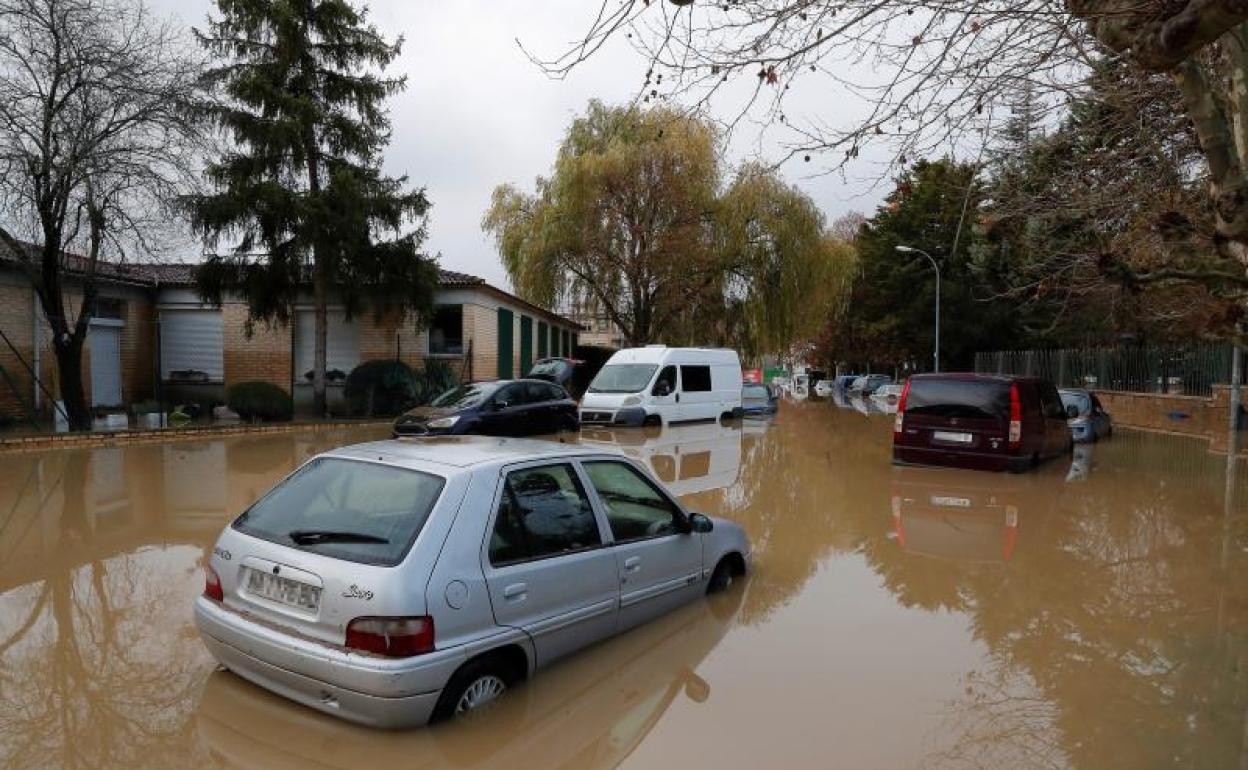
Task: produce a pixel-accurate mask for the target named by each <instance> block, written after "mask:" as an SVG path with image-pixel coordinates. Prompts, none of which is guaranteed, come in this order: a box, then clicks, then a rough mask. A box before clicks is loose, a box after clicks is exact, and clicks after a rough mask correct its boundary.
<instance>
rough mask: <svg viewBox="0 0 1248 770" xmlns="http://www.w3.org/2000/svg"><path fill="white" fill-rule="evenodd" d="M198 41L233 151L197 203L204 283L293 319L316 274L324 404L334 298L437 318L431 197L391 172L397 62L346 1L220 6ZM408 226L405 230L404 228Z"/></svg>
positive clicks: (394, 51)
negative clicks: (390, 73)
mask: <svg viewBox="0 0 1248 770" xmlns="http://www.w3.org/2000/svg"><path fill="white" fill-rule="evenodd" d="M217 7H218V11H219V15H218V16H216V17H214V18H211V19H210V20H209V23H208V27H207V29H206V30H205V31H200V32H197V35H198V37H199V39H200V42H201V43H202V44H203V46H204V47H205V48H206V49H207V50H208V51H209V52H210V53H211V54H212V55H213V56H214V57H215V59H216V66H215V67H214V68H213V69H211V70H210V71H209V72H208V74H207V76H206V77H205V78H204V79H203V87H204V96H205V98H204V100H203V102H202V103H201V105H200V108H199V111H200V114H202V115H203V116H204V117H205V118H206V119H207V120H209V121H211V123H212V124H214V125H216V126H217V127H219V128H220V129H221V130H222V131H223V133H224V134H225V137H226V139H227V142H228V146H227V147H226V149H225V150H224V151H223V152H222V154H221V156H220V157H219V158H217V159H216V160H215V161H214V162H213V163H212V164H211V165H210V166H209V167H208V171H207V178H208V181H209V182H210V183H211V185H212V187H213V188H214V190H213V191H212V192H209V193H206V194H203V195H200V196H197V197H195V198H193V199H192V200H191V201H190V208H191V211H192V215H193V216H192V218H193V223H194V226H195V228H196V229H197V230H198V231H199V233H200V234H201V235H202V236H203V238H204V239H205V241H206V243H207V244H208V245H209V248H212V249H217V248H218V246H224V247H225V248H224V249H223V250H221V251H219V252H217V253H213V254H211V255H210V256H209V258H208V259H207V261H205V262H204V264H203V265H202V266H201V267H200V268H199V270H198V274H197V281H198V283H199V286H200V290H201V292H202V293H203V294H204V296H205V297H206V298H208V299H209V300H210V301H213V302H217V303H219V302H220V301H221V299H222V297H223V296H224V295H226V294H227V293H232V292H237V293H241V294H242V295H244V296H245V297H246V298H247V301H248V306H249V309H250V316H251V318H252V319H253V320H264V321H280V322H286V321H288V320H289V318H290V313H291V311H292V309H293V308H294V305H295V302H296V300H297V299H298V295H299V291H300V289H301V287H303V286H305V285H306V283H307V281H308V280H309V278H310V279H311V282H312V286H313V303H314V307H315V312H316V330H315V335H316V336H315V340H316V343H315V357H314V366H313V373H314V375H313V385H314V389H315V402H316V408H317V410H318V412H320V411H323V410H324V404H325V355H326V352H325V351H326V342H325V340H326V323H327V321H326V305H327V303H328V301H329V292H330V291H331V289H332V291H333V292H334V294H335V297H336V298H337V299H338V300H339V301H340V302H341V303H342V304H343V305H344V308H345V310H346V313H347V314H348V317H349V316H350V314H352V313H354V312H355V311H356V310H357V309H358V308H359V307H360V306H362V305H365V304H366V305H367V306H368V307H370V308H371V309H372V310H373V312H374V313H377V314H379V315H380V314H385V313H388V312H392V311H393V312H399V313H404V312H407V311H413V312H415V313H416V314H417V315H418V316H419V317H421V318H424V317H427V316H428V315H429V314H430V313H431V312H432V302H433V292H434V290H435V289H436V287H437V266H436V263H435V262H434V261H433V260H432V259H429V258H428V257H426V256H425V255H424V254H422V253H421V251H420V247H421V244H422V243H423V241H424V238H425V229H424V216H425V214H426V213H427V211H428V209H429V201H428V199H427V198H426V197H425V193H424V190H422V189H410V188H409V187H408V185H407V179H406V177H400V178H392V177H388V176H386V175H384V174H383V173H382V172H381V153H382V151H383V150H384V149H385V147H386V145H387V144H388V142H389V130H390V126H389V121H388V119H387V116H386V113H385V109H384V102H385V100H386V98H387V97H389V96H391V95H393V94H395V93H397V92H399V91H400V90H402V88H403V85H404V81H403V79H401V78H385V77H382V76H381V75H380V74H378V72H377V71H378V70H381V69H383V68H384V67H385V66H386V65H388V64H389V63H390V62H391V61H393V59H394V58H395V57H396V56H397V55H398V54H399V48H400V44H399V43H397V42H396V43H391V42H388V41H387V40H385V39H384V38H383V37H382V36H381V34H380V33H379V32H378V31H377V29H376V28H374V27H373V26H372V25H370V24H369V23H368V21H367V14H366V12H365V11H364V10H361V9H359V8H357V7H356V6H354V5H352V4H351V3H350V2H347V0H275V1H273V2H270V1H269V0H218V3H217ZM405 228H407V229H405Z"/></svg>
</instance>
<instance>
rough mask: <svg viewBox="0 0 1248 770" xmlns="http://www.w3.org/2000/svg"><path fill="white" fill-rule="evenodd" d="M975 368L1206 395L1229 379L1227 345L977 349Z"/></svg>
mask: <svg viewBox="0 0 1248 770" xmlns="http://www.w3.org/2000/svg"><path fill="white" fill-rule="evenodd" d="M1245 358H1248V357H1245ZM1245 368H1246V369H1248V367H1245ZM975 371H977V372H981V373H995V374H1019V375H1027V376H1035V377H1044V378H1046V379H1049V380H1052V381H1053V383H1054V384H1055V385H1057V386H1058V387H1059V388H1097V389H1100V390H1121V391H1129V392H1133V393H1172V394H1183V395H1190V396H1209V395H1212V393H1213V386H1214V385H1215V384H1219V383H1222V384H1226V383H1229V382H1230V381H1231V346H1230V345H1195V346H1185V347H1120V348H1078V349H1066V350H999V351H994V352H991V353H976V354H975Z"/></svg>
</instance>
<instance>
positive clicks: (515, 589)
mask: <svg viewBox="0 0 1248 770" xmlns="http://www.w3.org/2000/svg"><path fill="white" fill-rule="evenodd" d="M528 592H529V585H528V584H527V583H512V584H511V585H509V586H507V587H506V588H504V589H503V598H504V599H515V600H517V601H519V600H520V599H523V598H524V596H525V594H527V593H528Z"/></svg>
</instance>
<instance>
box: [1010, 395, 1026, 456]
mask: <svg viewBox="0 0 1248 770" xmlns="http://www.w3.org/2000/svg"><path fill="white" fill-rule="evenodd" d="M1022 442H1023V403H1022V402H1021V401H1019V399H1018V384H1017V383H1015V384H1013V385H1010V435H1009V447H1010V450H1011V451H1013V450H1015V449H1018V447H1019V445H1020V444H1022Z"/></svg>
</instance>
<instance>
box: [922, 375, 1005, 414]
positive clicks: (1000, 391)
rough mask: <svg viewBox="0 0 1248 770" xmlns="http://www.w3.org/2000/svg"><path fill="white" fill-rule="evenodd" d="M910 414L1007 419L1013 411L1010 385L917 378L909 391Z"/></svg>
mask: <svg viewBox="0 0 1248 770" xmlns="http://www.w3.org/2000/svg"><path fill="white" fill-rule="evenodd" d="M906 414H907V415H911V414H925V415H930V416H932V417H965V418H969V419H981V420H985V419H986V420H1005V419H1008V418H1009V414H1010V386H1009V384H1008V383H1004V382H982V381H977V380H939V379H913V380H911V381H910V392H909V393H908V394H906Z"/></svg>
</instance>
